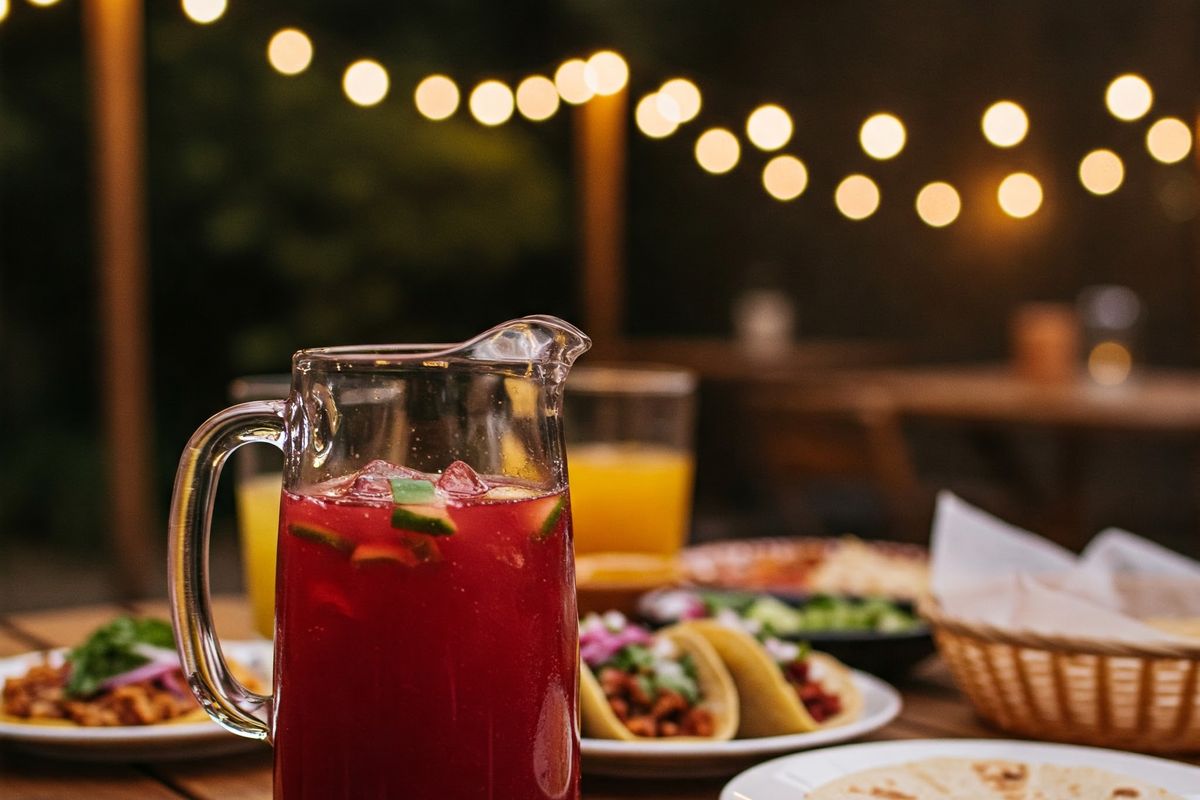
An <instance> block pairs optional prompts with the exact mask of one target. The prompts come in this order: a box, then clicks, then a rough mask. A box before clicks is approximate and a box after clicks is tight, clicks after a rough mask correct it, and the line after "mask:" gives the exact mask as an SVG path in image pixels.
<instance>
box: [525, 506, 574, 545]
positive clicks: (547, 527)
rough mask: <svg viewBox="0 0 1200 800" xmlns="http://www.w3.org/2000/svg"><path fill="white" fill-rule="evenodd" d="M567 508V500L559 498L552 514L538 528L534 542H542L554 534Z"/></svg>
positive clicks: (534, 535)
mask: <svg viewBox="0 0 1200 800" xmlns="http://www.w3.org/2000/svg"><path fill="white" fill-rule="evenodd" d="M566 507H567V498H566V497H565V496H563V497H559V498H558V502H556V503H555V504H554V507H553V508H551V509H550V513H549V514H547V515H546V518H545V519H544V520H542V524H541V525H540V526H539V527H538V529H537V532H536V533H534V534H533V538H534V541H538V542H540V541H542V540H543V539H545V538H546V537H548V536H549V535H550V534H552V533H554V529H555V527H557V525H558V520H559V519H560V518H562V515H563V509H564V508H566Z"/></svg>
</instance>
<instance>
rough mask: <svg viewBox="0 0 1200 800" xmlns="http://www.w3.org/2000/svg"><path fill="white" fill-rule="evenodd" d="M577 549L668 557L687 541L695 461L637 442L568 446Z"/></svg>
mask: <svg viewBox="0 0 1200 800" xmlns="http://www.w3.org/2000/svg"><path fill="white" fill-rule="evenodd" d="M567 468H568V470H569V471H570V481H571V513H572V515H573V519H574V527H575V552H576V553H601V552H628V553H657V554H661V555H673V554H675V553H676V552H678V551H679V549H680V548H681V547H683V545H684V542H686V541H687V535H688V528H689V525H690V524H691V515H692V478H693V474H694V472H695V459H694V458H693V457H692V455H691V453H690V452H686V451H683V450H678V449H675V448H671V447H665V446H662V445H654V444H641V443H636V442H620V443H586V444H574V445H571V446H570V447H569V448H568V453H567Z"/></svg>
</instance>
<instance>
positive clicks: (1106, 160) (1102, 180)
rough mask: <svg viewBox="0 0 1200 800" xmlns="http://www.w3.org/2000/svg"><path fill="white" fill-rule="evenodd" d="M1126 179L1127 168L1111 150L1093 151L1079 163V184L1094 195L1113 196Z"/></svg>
mask: <svg viewBox="0 0 1200 800" xmlns="http://www.w3.org/2000/svg"><path fill="white" fill-rule="evenodd" d="M1124 179H1125V166H1124V165H1123V164H1122V163H1121V159H1120V158H1118V157H1117V154H1116V153H1114V152H1112V151H1111V150H1093V151H1092V152H1090V153H1088V154H1087V155H1086V156H1084V157H1083V160H1082V161H1080V162H1079V182H1080V183H1082V184H1083V188H1085V189H1087V190H1088V191H1089V192H1091V193H1092V194H1112V193H1113V192H1115V191H1116V190H1117V187H1119V186H1120V185H1121V181H1123V180H1124Z"/></svg>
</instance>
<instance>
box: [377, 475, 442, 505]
mask: <svg viewBox="0 0 1200 800" xmlns="http://www.w3.org/2000/svg"><path fill="white" fill-rule="evenodd" d="M388 483H390V484H391V485H392V499H393V500H394V501H396V502H397V503H407V504H412V503H432V502H433V501H434V500H435V499H437V491H436V490H435V489H434V488H433V481H427V480H425V479H424V478H392V479H391V480H389V481H388Z"/></svg>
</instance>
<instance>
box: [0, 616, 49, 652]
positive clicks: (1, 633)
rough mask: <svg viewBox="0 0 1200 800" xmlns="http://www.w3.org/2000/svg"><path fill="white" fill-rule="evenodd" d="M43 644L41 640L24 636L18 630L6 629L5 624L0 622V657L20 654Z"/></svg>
mask: <svg viewBox="0 0 1200 800" xmlns="http://www.w3.org/2000/svg"><path fill="white" fill-rule="evenodd" d="M41 646H42V644H41V642H39V641H37V640H35V639H32V638H29V637H26V636H22V635H21V634H20V633H19V632H17V631H13V630H10V629H6V628H5V627H4V626H3V624H0V658H3V657H5V656H15V655H20V654H21V653H26V652H28V651H30V650H36V649H38V648H39V647H41Z"/></svg>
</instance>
